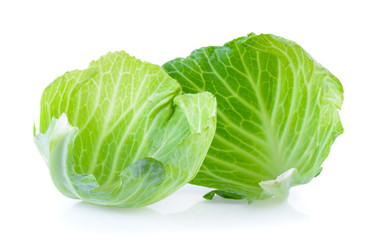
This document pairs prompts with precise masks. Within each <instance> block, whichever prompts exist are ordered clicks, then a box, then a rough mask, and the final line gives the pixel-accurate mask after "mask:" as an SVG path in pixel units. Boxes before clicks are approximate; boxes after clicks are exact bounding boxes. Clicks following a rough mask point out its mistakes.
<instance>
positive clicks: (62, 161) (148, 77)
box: [34, 52, 216, 207]
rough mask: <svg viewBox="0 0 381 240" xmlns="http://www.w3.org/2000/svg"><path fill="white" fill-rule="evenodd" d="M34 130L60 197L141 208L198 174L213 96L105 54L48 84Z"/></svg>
mask: <svg viewBox="0 0 381 240" xmlns="http://www.w3.org/2000/svg"><path fill="white" fill-rule="evenodd" d="M39 129H40V132H41V133H40V134H36V130H35V133H34V135H35V137H34V139H35V143H36V145H37V147H38V149H39V150H40V152H41V154H42V156H43V157H44V159H45V160H46V163H47V164H48V167H49V170H50V174H51V177H52V179H53V182H54V184H55V185H56V187H57V188H58V190H59V191H61V192H62V193H63V194H64V195H66V196H68V197H70V198H79V199H82V200H83V201H86V202H90V203H95V204H100V205H109V206H117V207H140V206H145V205H148V204H151V203H154V202H157V201H159V200H160V199H163V198H165V197H166V196H168V195H170V194H171V193H173V192H174V191H176V190H177V189H178V188H180V187H181V186H183V185H184V184H186V183H188V182H189V181H190V180H191V179H192V178H193V177H194V176H195V175H196V173H197V171H198V170H199V168H200V166H201V164H202V162H203V160H204V158H205V155H206V154H207V151H208V149H209V146H210V144H211V142H212V139H213V136H214V133H215V129H216V100H215V97H214V96H213V95H212V94H210V93H206V92H203V93H197V94H182V90H181V87H180V85H179V84H178V83H177V82H176V81H175V80H174V79H172V78H170V77H169V76H168V75H167V74H166V73H165V71H164V70H163V69H162V68H161V67H159V66H156V65H153V64H150V63H146V62H142V61H140V60H138V59H135V58H134V57H131V56H129V55H127V54H126V53H124V52H116V53H109V54H107V55H105V56H103V57H101V58H100V59H99V60H98V61H93V62H91V63H90V66H89V68H88V69H86V70H83V71H78V70H76V71H71V72H68V73H66V74H64V75H63V76H61V77H59V78H57V79H56V80H55V81H54V82H53V83H51V84H50V85H49V86H48V87H47V88H46V89H45V91H44V93H43V95H42V98H41V114H40V126H39Z"/></svg>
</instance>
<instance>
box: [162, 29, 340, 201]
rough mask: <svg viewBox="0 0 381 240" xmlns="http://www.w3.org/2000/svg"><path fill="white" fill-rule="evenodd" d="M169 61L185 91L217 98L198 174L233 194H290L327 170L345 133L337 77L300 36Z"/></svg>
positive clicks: (266, 38)
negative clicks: (305, 46) (212, 127)
mask: <svg viewBox="0 0 381 240" xmlns="http://www.w3.org/2000/svg"><path fill="white" fill-rule="evenodd" d="M163 68H164V69H165V70H166V71H167V73H168V74H169V75H170V76H171V77H173V78H174V79H176V80H177V81H178V82H179V83H180V85H181V86H182V87H183V89H184V91H185V92H188V93H199V92H202V91H209V92H211V93H213V94H214V95H215V96H216V98H217V109H218V110H217V111H218V122H217V130H216V135H215V137H214V140H213V142H212V145H211V147H210V150H209V152H208V154H207V157H206V159H205V161H204V163H203V165H202V167H201V169H200V171H199V173H198V174H197V176H196V177H195V178H194V180H193V181H192V182H191V183H193V184H196V185H201V186H206V187H210V188H215V189H217V190H214V191H212V192H210V193H208V194H207V195H205V196H204V197H205V198H207V199H211V198H212V197H213V196H214V194H218V195H220V196H222V197H225V198H232V199H244V198H246V199H248V200H249V201H252V200H253V199H263V198H267V197H270V196H276V197H278V198H280V199H285V198H286V197H287V196H288V191H289V188H290V187H292V186H295V185H298V184H304V183H307V182H309V181H310V180H311V179H312V178H314V177H315V176H317V175H318V174H319V173H320V171H321V169H322V168H321V164H322V162H323V161H324V159H325V158H326V157H327V156H328V153H329V150H330V147H331V145H332V143H333V142H334V140H335V139H336V137H337V136H338V135H340V134H342V133H343V128H342V125H341V123H340V118H339V114H338V111H337V110H338V109H340V107H341V105H342V102H343V88H342V85H341V84H340V82H339V80H338V79H337V78H336V77H335V76H333V75H332V74H331V73H330V72H329V71H328V70H327V69H325V68H323V67H322V66H321V65H320V64H319V63H317V62H316V61H315V60H314V59H312V58H311V57H310V55H308V53H307V52H305V51H304V50H303V49H302V48H301V47H300V46H298V45H297V44H296V43H294V42H292V41H289V40H286V39H283V38H281V37H277V36H274V35H255V34H249V35H248V36H245V37H241V38H238V39H235V40H233V41H231V42H228V43H226V44H225V45H224V46H221V47H205V48H200V49H198V50H195V51H193V52H192V54H191V55H190V56H189V57H187V58H185V59H184V58H178V59H174V60H172V61H170V62H168V63H166V64H165V65H164V66H163Z"/></svg>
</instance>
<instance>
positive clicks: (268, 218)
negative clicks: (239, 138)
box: [0, 0, 381, 239]
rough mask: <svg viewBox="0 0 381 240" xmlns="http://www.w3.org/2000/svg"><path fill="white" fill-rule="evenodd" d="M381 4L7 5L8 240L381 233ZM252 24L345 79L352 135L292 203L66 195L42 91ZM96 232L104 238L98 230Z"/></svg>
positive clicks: (2, 59)
mask: <svg viewBox="0 0 381 240" xmlns="http://www.w3.org/2000/svg"><path fill="white" fill-rule="evenodd" d="M380 9H381V7H380V6H378V5H377V1H365V0H362V1H323V0H319V1H278V2H276V1H238V0H235V1H230V2H229V1H207V0H203V1H195V0H193V1H163V0H161V1H151V2H148V1H130V2H128V1H103V2H101V1H95V0H93V1H68V0H66V1H38V0H33V1H1V2H0V83H1V84H0V127H1V130H0V131H1V132H0V154H1V155H0V161H1V165H0V170H1V172H0V184H1V185H0V186H1V188H0V189H1V193H0V194H1V195H0V201H1V203H0V218H1V220H2V222H1V224H0V239H31V238H32V237H34V238H36V239H45V238H49V239H79V238H82V239H84V238H85V239H87V237H88V239H139V238H146V239H171V238H176V239H214V238H216V239H217V238H218V239H225V238H230V239H279V238H282V239H323V237H326V238H332V239H348V238H353V239H381V234H380V227H381V220H380V215H381V207H380V205H381V194H380V192H381V186H380V168H381V156H380V149H381V140H380V136H381V114H380V112H381V107H380V103H381V93H380V92H381V77H380V76H381V74H380V70H381V60H380V57H381V48H380V45H381V33H380V31H381V28H380V24H381V17H380ZM250 32H255V33H258V34H259V33H273V34H276V35H280V36H283V37H285V38H288V39H291V40H294V41H296V42H298V43H299V44H300V45H301V46H302V47H304V48H305V49H306V50H307V51H308V52H309V53H310V54H311V55H312V56H313V57H314V58H315V59H317V60H318V61H319V62H320V63H321V64H322V65H324V66H325V67H327V68H328V69H329V70H330V71H331V72H332V73H333V74H335V75H336V76H337V77H338V78H339V79H340V80H341V82H342V84H343V86H344V90H345V100H344V105H343V108H342V111H341V112H340V115H341V118H342V123H343V125H344V128H345V133H344V134H343V135H341V136H340V137H339V138H338V139H337V140H336V142H335V143H334V145H333V147H332V149H331V153H330V155H329V157H328V158H327V159H326V161H325V162H324V164H323V171H322V173H321V175H320V176H319V177H317V178H316V179H314V180H313V181H312V182H310V183H309V184H307V185H304V186H299V187H295V188H293V189H292V190H291V194H290V197H289V199H288V200H287V201H285V202H279V201H277V200H275V199H269V200H265V201H255V202H254V203H253V204H251V205H247V203H246V202H244V201H232V200H224V199H221V198H216V199H215V200H213V201H206V200H203V199H202V197H201V196H202V195H203V194H205V193H206V192H208V190H207V189H205V188H201V187H195V186H191V185H189V186H186V187H184V188H182V189H180V190H179V191H178V192H176V193H175V194H173V195H172V196H170V197H169V198H167V199H165V200H163V201H161V202H159V203H156V204H154V205H152V206H149V207H145V208H140V209H113V208H106V207H98V206H93V205H89V204H85V203H82V202H80V201H77V200H72V199H69V198H66V197H64V196H63V195H61V194H60V193H59V192H58V191H57V190H56V189H55V187H54V185H53V184H52V182H51V179H50V176H49V173H48V169H47V167H46V165H45V163H44V162H43V160H42V158H41V157H40V156H39V153H38V152H37V150H36V148H35V146H34V144H33V140H32V125H33V119H37V118H38V111H39V108H38V107H39V98H40V96H41V94H42V91H43V89H44V88H45V87H46V86H47V85H48V84H49V83H50V82H51V81H53V80H54V79H55V78H56V77H57V76H59V75H61V74H63V73H65V72H66V71H69V70H73V69H84V68H86V67H87V64H88V63H89V62H90V61H91V60H94V59H97V58H98V57H99V56H101V55H103V54H105V53H107V52H109V51H116V50H125V51H126V52H128V53H129V54H131V55H135V56H136V57H138V58H140V59H142V60H145V61H149V62H152V63H156V64H160V65H161V64H163V63H165V62H166V61H168V60H171V59H173V58H175V57H180V56H182V57H185V56H187V55H188V54H189V53H190V51H192V50H194V49H196V48H199V47H202V46H209V45H221V44H223V43H225V42H227V41H230V40H232V39H234V38H237V37H239V36H243V35H246V34H248V33H250ZM90 237H91V238H90Z"/></svg>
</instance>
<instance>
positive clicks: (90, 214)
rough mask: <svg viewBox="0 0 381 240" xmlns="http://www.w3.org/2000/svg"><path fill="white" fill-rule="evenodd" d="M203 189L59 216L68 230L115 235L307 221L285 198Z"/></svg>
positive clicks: (82, 206)
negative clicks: (230, 195)
mask: <svg viewBox="0 0 381 240" xmlns="http://www.w3.org/2000/svg"><path fill="white" fill-rule="evenodd" d="M205 191H207V190H205V189H204V188H201V187H197V186H192V185H188V186H185V187H184V188H182V189H180V190H179V191H178V192H176V193H175V194H174V195H172V196H170V197H168V198H167V199H164V200H163V201H161V202H159V203H157V204H154V205H152V206H150V207H144V208H138V209H119V208H109V207H101V206H95V205H91V204H87V203H84V202H79V203H77V204H75V205H74V206H73V207H72V208H71V209H69V210H68V211H67V212H66V213H65V214H64V215H63V216H62V221H63V223H64V224H65V225H66V226H67V227H69V228H72V229H77V230H81V231H88V232H89V233H92V234H94V233H98V234H118V235H119V234H128V235H131V234H132V235H135V234H136V235H140V234H142V233H143V234H144V235H150V234H157V233H174V232H182V231H186V232H189V231H190V230H192V231H198V232H204V231H208V232H210V231H211V232H214V231H216V232H218V231H219V230H226V229H229V230H230V231H238V230H240V229H248V228H250V229H253V230H254V229H258V228H266V227H274V226H279V225H282V226H287V225H290V224H297V223H300V222H306V221H308V217H307V216H305V215H304V214H302V213H299V212H297V211H295V210H294V209H293V208H292V207H291V206H290V205H289V204H288V203H287V202H286V201H283V202H281V201H279V200H277V199H274V198H272V199H267V200H261V201H254V202H253V203H252V204H251V205H248V204H247V202H246V201H241V200H239V201H236V200H228V199H222V198H219V197H216V198H215V199H213V200H212V201H209V200H203V199H202V198H201V196H202V194H203V193H205ZM192 200H193V201H192Z"/></svg>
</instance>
